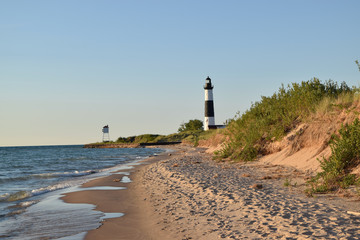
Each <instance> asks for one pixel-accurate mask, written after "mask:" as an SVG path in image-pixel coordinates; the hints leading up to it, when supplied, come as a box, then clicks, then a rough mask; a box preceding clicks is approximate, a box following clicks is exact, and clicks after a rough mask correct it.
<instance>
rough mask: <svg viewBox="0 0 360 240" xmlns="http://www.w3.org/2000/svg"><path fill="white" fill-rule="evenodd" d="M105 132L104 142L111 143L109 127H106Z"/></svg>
mask: <svg viewBox="0 0 360 240" xmlns="http://www.w3.org/2000/svg"><path fill="white" fill-rule="evenodd" d="M102 132H103V139H102V140H103V142H109V141H110V134H109V125H106V126H104V127H103V129H102Z"/></svg>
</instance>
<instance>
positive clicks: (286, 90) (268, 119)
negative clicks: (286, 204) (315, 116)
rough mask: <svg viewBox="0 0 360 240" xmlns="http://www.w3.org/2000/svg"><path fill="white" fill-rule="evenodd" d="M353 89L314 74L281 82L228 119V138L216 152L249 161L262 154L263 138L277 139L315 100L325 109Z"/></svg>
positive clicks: (301, 118)
mask: <svg viewBox="0 0 360 240" xmlns="http://www.w3.org/2000/svg"><path fill="white" fill-rule="evenodd" d="M354 93H355V89H354V88H353V89H351V88H349V87H348V86H347V85H346V83H344V82H343V83H341V84H340V85H338V84H337V83H336V82H334V81H331V80H329V81H325V82H324V83H322V82H321V81H320V80H319V79H317V78H314V79H311V80H309V81H303V82H301V83H292V84H290V85H288V86H287V87H285V86H284V85H282V86H281V87H280V89H279V90H278V92H276V93H274V94H273V95H272V96H271V97H264V96H262V97H261V100H260V101H258V102H255V103H254V104H252V106H251V107H250V109H249V110H247V111H245V112H244V113H243V114H242V115H238V116H237V117H235V118H234V119H233V120H232V121H230V123H229V125H228V126H227V131H226V135H227V136H228V139H229V141H228V143H227V144H226V145H225V147H224V148H223V149H222V150H220V151H219V152H217V153H216V154H217V156H219V157H221V158H231V159H232V160H235V161H252V160H254V159H256V158H257V157H258V156H259V155H262V154H263V151H264V145H265V143H266V142H269V141H275V140H279V139H281V138H282V137H283V136H285V135H286V134H287V133H288V132H289V131H291V130H292V129H293V128H294V127H295V126H296V125H297V124H298V123H300V122H303V121H305V120H306V119H307V118H308V117H309V116H310V114H311V113H314V112H315V111H316V110H317V108H318V106H319V103H322V104H323V106H322V108H323V111H326V110H327V108H328V107H329V106H330V104H332V103H333V102H334V101H335V99H338V98H339V96H344V97H343V98H344V99H343V102H346V99H347V98H349V97H350V96H353V95H354ZM348 95H349V96H348Z"/></svg>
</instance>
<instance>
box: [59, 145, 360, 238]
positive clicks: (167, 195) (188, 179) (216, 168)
mask: <svg viewBox="0 0 360 240" xmlns="http://www.w3.org/2000/svg"><path fill="white" fill-rule="evenodd" d="M174 150H176V151H175V152H173V153H171V154H169V153H163V154H160V155H159V156H156V157H151V158H149V159H147V160H146V161H144V162H143V164H142V165H138V166H135V168H134V169H132V170H131V174H130V176H129V177H130V179H131V180H132V182H130V183H121V182H119V181H118V180H119V179H121V177H122V175H121V174H114V175H111V176H108V177H105V178H100V179H96V180H93V181H91V182H88V183H86V184H85V185H84V186H83V187H90V186H116V187H126V188H127V189H125V190H87V191H80V192H73V193H69V194H67V195H66V196H65V197H64V198H63V199H64V200H65V201H66V202H69V203H91V204H94V205H96V210H100V211H102V212H105V213H111V212H116V213H119V212H120V213H124V214H125V215H124V216H123V217H120V218H111V219H106V220H104V222H103V224H102V226H101V227H99V228H98V229H95V230H92V231H90V232H88V234H87V235H86V237H85V239H208V240H209V239H358V238H359V237H360V216H359V215H360V214H359V212H360V204H359V202H358V201H356V199H354V198H338V197H336V196H332V195H321V196H317V197H314V198H309V197H306V195H305V194H304V193H303V192H302V190H303V188H304V182H305V179H306V178H307V177H308V176H307V175H306V174H305V173H303V172H301V171H298V170H296V169H295V168H290V167H284V166H280V165H270V164H267V163H262V162H261V161H260V162H254V163H250V164H238V163H236V164H233V163H228V162H215V161H213V160H212V159H211V158H212V157H211V155H209V154H207V153H205V150H204V149H200V148H191V147H183V146H179V147H175V149H174ZM284 183H285V184H284Z"/></svg>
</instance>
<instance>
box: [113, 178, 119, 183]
mask: <svg viewBox="0 0 360 240" xmlns="http://www.w3.org/2000/svg"><path fill="white" fill-rule="evenodd" d="M120 181H121V179H119V178H115V179H114V180H113V182H120Z"/></svg>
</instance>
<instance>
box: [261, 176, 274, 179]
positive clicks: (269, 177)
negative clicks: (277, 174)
mask: <svg viewBox="0 0 360 240" xmlns="http://www.w3.org/2000/svg"><path fill="white" fill-rule="evenodd" d="M267 179H272V177H271V176H263V177H261V178H260V180H267Z"/></svg>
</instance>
